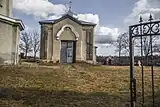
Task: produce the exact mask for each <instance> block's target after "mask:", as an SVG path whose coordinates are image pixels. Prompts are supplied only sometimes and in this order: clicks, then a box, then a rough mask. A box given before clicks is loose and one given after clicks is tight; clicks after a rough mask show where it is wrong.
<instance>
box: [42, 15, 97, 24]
mask: <svg viewBox="0 0 160 107" xmlns="http://www.w3.org/2000/svg"><path fill="white" fill-rule="evenodd" d="M66 18H69V19H71V20H72V21H74V22H76V23H78V24H80V25H87V26H96V24H95V23H92V22H86V21H82V20H78V19H76V18H75V17H73V15H71V13H70V12H69V13H67V14H65V15H63V16H62V17H61V18H59V19H55V20H43V21H39V23H40V24H55V23H58V22H60V21H62V20H64V19H66Z"/></svg>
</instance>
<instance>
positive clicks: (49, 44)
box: [47, 29, 53, 61]
mask: <svg viewBox="0 0 160 107" xmlns="http://www.w3.org/2000/svg"><path fill="white" fill-rule="evenodd" d="M52 49H53V47H52V30H50V29H49V30H48V39H47V60H48V61H51V60H52V51H53V50H52Z"/></svg>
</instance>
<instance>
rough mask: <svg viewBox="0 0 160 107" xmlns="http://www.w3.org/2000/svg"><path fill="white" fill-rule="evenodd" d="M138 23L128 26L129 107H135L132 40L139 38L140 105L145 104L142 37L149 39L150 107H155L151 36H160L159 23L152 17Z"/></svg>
mask: <svg viewBox="0 0 160 107" xmlns="http://www.w3.org/2000/svg"><path fill="white" fill-rule="evenodd" d="M139 22H140V23H139V24H136V25H132V26H129V38H130V39H129V40H130V46H129V47H130V98H131V106H130V107H136V104H137V103H136V102H137V101H136V98H137V96H136V93H137V92H136V77H135V72H134V66H135V62H134V40H136V39H134V38H140V40H141V75H142V78H141V81H142V86H141V88H142V92H141V99H142V101H141V104H142V107H144V103H145V95H144V82H145V81H144V61H143V50H142V48H143V42H142V40H143V37H145V36H146V37H147V36H148V37H149V38H150V43H151V44H150V47H151V48H150V49H151V50H150V52H151V54H150V57H151V64H150V65H149V66H151V77H152V78H151V79H152V82H151V84H152V86H151V88H152V107H155V90H154V88H155V87H154V68H153V45H152V39H153V36H157V35H160V21H153V18H152V15H150V17H149V20H148V21H147V22H143V19H142V17H140V21H139Z"/></svg>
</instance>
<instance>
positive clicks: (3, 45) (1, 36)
mask: <svg viewBox="0 0 160 107" xmlns="http://www.w3.org/2000/svg"><path fill="white" fill-rule="evenodd" d="M12 33H13V28H12V25H9V24H6V23H3V22H1V21H0V63H4V61H6V60H11V56H12Z"/></svg>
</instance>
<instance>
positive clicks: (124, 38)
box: [113, 33, 129, 62]
mask: <svg viewBox="0 0 160 107" xmlns="http://www.w3.org/2000/svg"><path fill="white" fill-rule="evenodd" d="M113 45H114V46H115V47H116V50H115V52H118V56H119V62H120V56H121V55H122V54H127V53H128V52H129V36H128V33H123V34H121V35H119V37H118V38H117V41H116V42H114V43H113Z"/></svg>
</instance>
